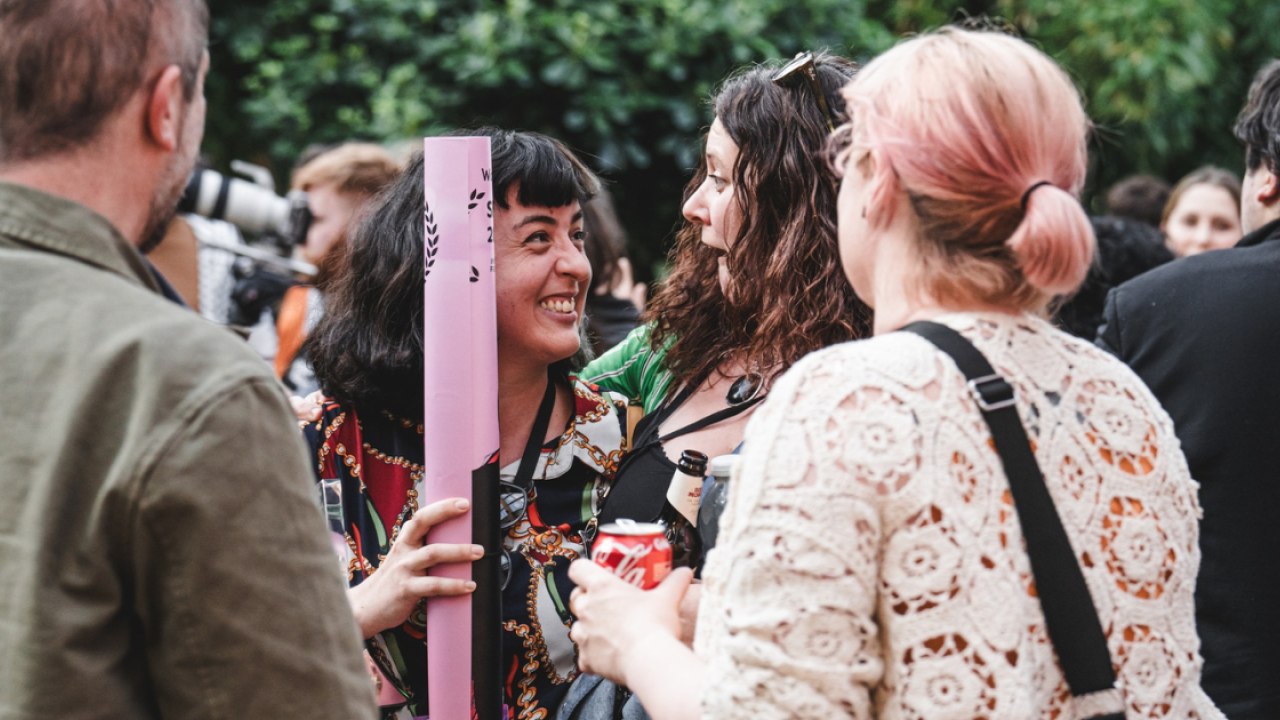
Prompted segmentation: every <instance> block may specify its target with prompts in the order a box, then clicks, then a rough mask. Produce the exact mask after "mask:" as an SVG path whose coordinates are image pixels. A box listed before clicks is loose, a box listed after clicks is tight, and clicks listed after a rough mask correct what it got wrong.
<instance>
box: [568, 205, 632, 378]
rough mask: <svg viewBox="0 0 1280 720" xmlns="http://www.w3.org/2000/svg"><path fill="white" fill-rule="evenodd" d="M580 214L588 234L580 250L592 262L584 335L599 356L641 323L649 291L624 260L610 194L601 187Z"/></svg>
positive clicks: (623, 236)
mask: <svg viewBox="0 0 1280 720" xmlns="http://www.w3.org/2000/svg"><path fill="white" fill-rule="evenodd" d="M582 212H583V227H584V229H585V230H586V233H587V235H586V239H585V241H584V242H585V244H584V246H583V249H584V251H585V252H586V254H587V260H588V261H590V262H591V289H590V290H589V291H588V292H587V333H588V337H590V338H591V347H592V350H593V351H594V353H593V354H594V355H597V356H598V355H600V354H602V353H603V352H605V351H606V350H608V349H609V348H611V347H613V346H614V345H617V344H618V343H620V342H622V341H623V340H625V339H626V337H627V335H628V334H629V333H630V332H631V331H632V330H635V329H636V326H638V325H639V324H640V312H641V311H642V310H644V304H645V299H646V295H647V291H648V288H647V287H646V286H645V285H644V284H643V283H636V282H635V277H634V275H633V274H632V267H631V260H630V258H628V257H627V233H626V231H625V230H623V229H622V223H621V222H620V221H619V220H618V213H617V211H616V210H614V207H613V196H612V195H611V194H610V193H609V191H608V190H606V189H604V188H603V187H602V188H600V194H599V195H597V196H595V197H594V198H592V199H591V202H589V203H587V204H586V205H584V206H583V208H582Z"/></svg>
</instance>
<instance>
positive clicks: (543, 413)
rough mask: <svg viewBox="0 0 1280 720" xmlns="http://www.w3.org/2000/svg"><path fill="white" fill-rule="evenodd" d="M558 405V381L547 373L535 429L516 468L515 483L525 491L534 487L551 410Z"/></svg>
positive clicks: (530, 432) (531, 431) (531, 432)
mask: <svg viewBox="0 0 1280 720" xmlns="http://www.w3.org/2000/svg"><path fill="white" fill-rule="evenodd" d="M555 407H556V383H555V380H554V379H553V378H552V377H551V375H550V374H548V375H547V392H546V393H545V394H544V395H543V396H542V404H541V405H539V406H538V416H537V417H536V418H534V420H533V429H532V430H530V431H529V439H528V440H527V441H526V442H525V444H524V455H521V456H520V467H518V468H516V478H515V483H514V484H515V485H516V486H517V487H519V488H521V489H523V490H524V491H525V492H528V491H529V490H531V489H532V488H533V471H534V468H536V467H537V466H538V455H539V454H540V453H541V452H542V446H543V444H545V443H546V437H547V426H548V425H550V424H551V411H552V410H554V409H555Z"/></svg>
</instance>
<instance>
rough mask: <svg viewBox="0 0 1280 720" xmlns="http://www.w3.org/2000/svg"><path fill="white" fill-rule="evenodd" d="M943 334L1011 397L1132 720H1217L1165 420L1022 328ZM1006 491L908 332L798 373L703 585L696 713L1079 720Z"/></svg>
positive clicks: (1176, 454)
mask: <svg viewBox="0 0 1280 720" xmlns="http://www.w3.org/2000/svg"><path fill="white" fill-rule="evenodd" d="M938 321H939V322H943V323H945V324H947V325H949V326H951V327H953V328H955V329H956V330H958V331H959V332H960V333H961V334H963V335H964V336H965V337H967V338H968V339H969V340H971V341H973V342H974V343H975V345H977V346H978V348H979V349H980V350H982V352H983V353H984V354H985V355H986V356H987V358H988V359H989V360H990V361H991V364H992V365H993V366H994V367H995V368H996V370H997V371H998V372H1000V373H1001V374H1003V375H1004V376H1005V377H1006V378H1007V379H1008V380H1009V381H1010V382H1011V383H1012V384H1013V386H1014V387H1015V389H1016V392H1017V398H1018V412H1019V415H1020V416H1021V417H1022V419H1023V424H1024V425H1025V426H1026V429H1027V434H1028V436H1029V437H1030V439H1031V441H1032V444H1033V445H1034V448H1035V454H1036V459H1037V460H1038V462H1039V463H1040V467H1041V468H1042V470H1043V472H1044V475H1045V480H1046V483H1047V484H1048V486H1049V490H1050V493H1051V495H1052V496H1053V499H1054V502H1055V504H1056V506H1057V508H1058V512H1059V514H1060V515H1061V517H1062V521H1063V524H1064V526H1065V527H1066V530H1067V534H1068V536H1069V537H1070V540H1071V543H1072V547H1073V548H1074V550H1075V552H1076V555H1077V556H1078V558H1079V561H1080V565H1081V567H1082V569H1083V572H1084V576H1085V579H1086V582H1087V583H1088V586H1089V590H1090V592H1091V594H1092V596H1093V600H1094V604H1095V605H1096V607H1097V610H1098V614H1099V617H1100V619H1101V621H1102V626H1103V628H1104V630H1105V631H1106V634H1107V638H1108V644H1109V646H1110V650H1111V657H1112V661H1113V662H1114V663H1115V666H1116V674H1117V676H1118V677H1119V680H1120V686H1121V688H1122V690H1123V694H1124V700H1125V706H1126V714H1127V717H1128V718H1129V720H1136V719H1138V718H1150V719H1161V718H1179V719H1183V718H1185V719H1191V718H1199V719H1203V720H1210V719H1216V718H1222V714H1221V713H1220V712H1218V710H1217V709H1216V708H1214V706H1213V704H1212V702H1211V701H1210V700H1209V698H1208V697H1207V696H1206V695H1205V693H1204V692H1203V691H1202V690H1201V689H1200V673H1201V666H1202V660H1201V658H1200V655H1199V646H1200V642H1199V638H1198V636H1197V635H1196V629H1195V620H1194V612H1193V604H1192V592H1193V590H1194V587H1195V579H1196V572H1197V570H1198V568H1199V564H1200V552H1199V548H1198V543H1197V534H1198V525H1197V519H1198V517H1199V513H1200V509H1199V506H1198V504H1197V500H1196V491H1197V485H1196V483H1195V482H1194V481H1193V480H1192V479H1191V477H1190V476H1189V474H1188V472H1187V464H1186V459H1185V458H1184V457H1183V455H1182V452H1181V449H1180V446H1179V443H1178V440H1177V438H1176V437H1175V435H1174V432H1173V425H1172V422H1171V421H1170V420H1169V417H1168V415H1167V414H1166V413H1165V412H1164V410H1163V409H1161V407H1160V405H1159V404H1158V403H1157V401H1156V400H1155V398H1154V397H1153V396H1152V395H1151V393H1150V392H1149V391H1148V390H1147V388H1146V387H1145V386H1144V385H1143V384H1142V382H1141V381H1140V380H1139V379H1138V378H1137V377H1136V376H1135V375H1134V374H1133V373H1132V372H1131V371H1130V370H1129V369H1128V368H1127V367H1125V366H1124V365H1123V364H1122V363H1120V362H1119V361H1118V360H1116V359H1115V358H1113V357H1111V356H1109V355H1107V354H1106V353H1104V352H1102V351H1101V350H1098V349H1097V348H1094V347H1093V346H1091V345H1088V344H1087V343H1084V342H1082V341H1080V340H1078V339H1076V338H1073V337H1071V336H1069V335H1067V334H1065V333H1062V332H1060V331H1058V330H1056V329H1054V328H1052V327H1051V326H1050V325H1049V324H1048V323H1046V322H1044V321H1043V320H1040V319H1038V318H1036V317H1033V316H1030V315H1004V314H1000V313H981V314H969V313H962V314H955V315H948V316H945V317H943V318H940V319H939V320H938ZM1012 502H1013V501H1012V498H1011V496H1010V494H1009V489H1008V481H1007V480H1006V479H1005V476H1004V472H1003V469H1002V468H1001V466H1000V459H999V456H998V455H997V454H996V453H995V450H994V449H993V446H992V444H991V434H990V432H989V431H988V429H987V426H986V425H985V424H984V422H983V420H982V417H981V415H980V414H979V412H978V408H977V406H976V404H975V403H974V401H973V399H972V398H971V397H970V396H969V394H968V393H967V391H966V387H965V381H964V378H963V376H962V375H961V374H960V372H959V370H958V369H956V367H955V365H954V364H953V363H952V362H951V360H950V358H948V357H946V356H945V355H943V354H942V353H941V352H939V351H938V350H937V349H936V348H934V347H933V346H932V345H931V344H929V343H928V342H927V341H925V340H923V339H922V338H919V337H917V336H914V335H910V334H907V333H893V334H889V335H885V336H881V337H877V338H874V339H871V340H864V341H859V342H853V343H846V344H844V345H839V346H836V347H833V348H829V349H826V350H823V351H820V352H818V353H814V354H813V355H810V356H809V357H807V358H805V359H804V360H802V361H801V362H800V363H798V364H797V365H796V366H795V367H794V368H793V369H792V370H791V371H790V372H788V373H787V374H786V375H785V376H784V377H783V378H782V379H781V380H779V382H778V383H777V384H776V385H775V387H774V388H773V390H772V391H771V393H770V398H769V400H768V401H767V402H766V403H765V404H764V405H763V406H762V407H761V408H760V410H759V411H757V413H756V417H754V418H753V419H752V421H751V423H750V425H749V428H748V431H747V442H746V457H745V460H744V463H743V469H742V472H741V473H740V476H739V477H737V478H735V481H734V486H733V488H732V490H731V492H730V499H729V506H728V508H727V509H726V511H725V516H724V518H723V519H722V525H721V528H722V529H721V536H720V545H719V547H717V548H716V549H715V550H714V551H713V552H712V554H711V556H710V558H709V560H708V564H707V567H706V571H705V574H704V577H705V582H706V585H705V588H704V593H703V599H702V606H701V609H700V613H699V618H698V638H697V642H696V645H695V648H696V650H697V652H698V654H699V655H700V656H702V657H703V658H705V659H706V661H707V674H706V678H705V684H704V687H705V689H704V691H703V698H702V703H703V714H704V716H706V717H711V718H744V717H750V718H758V719H759V718H783V717H786V718H833V717H847V716H852V717H857V718H870V717H878V718H885V719H892V720H898V719H899V718H901V719H903V720H962V719H963V720H968V719H970V718H987V719H989V720H997V719H1002V718H1009V719H1011V720H1012V719H1014V718H1017V719H1018V720H1025V719H1027V718H1044V719H1045V720H1067V719H1069V718H1074V717H1077V716H1079V714H1080V711H1082V710H1084V708H1077V707H1074V706H1073V703H1072V700H1071V694H1070V692H1069V690H1068V688H1067V685H1066V682H1065V680H1064V679H1063V677H1062V673H1061V670H1060V669H1059V668H1058V665H1057V661H1056V659H1055V656H1054V652H1053V647H1052V645H1051V644H1050V642H1049V638H1048V635H1047V634H1046V632H1045V628H1044V615H1043V613H1042V612H1041V609H1040V605H1039V601H1038V600H1037V598H1036V589H1035V583H1034V581H1033V579H1032V577H1031V569H1030V564H1029V560H1028V558H1027V555H1026V550H1025V546H1024V542H1023V539H1022V531H1021V529H1020V527H1019V524H1018V517H1017V514H1016V511H1015V509H1014V507H1013V505H1012Z"/></svg>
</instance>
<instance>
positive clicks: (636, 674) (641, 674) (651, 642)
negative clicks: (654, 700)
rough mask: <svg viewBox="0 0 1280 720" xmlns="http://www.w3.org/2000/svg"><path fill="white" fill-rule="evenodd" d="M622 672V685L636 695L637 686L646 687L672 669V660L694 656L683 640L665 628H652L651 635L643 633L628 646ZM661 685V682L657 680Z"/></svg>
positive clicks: (621, 663) (623, 657)
mask: <svg viewBox="0 0 1280 720" xmlns="http://www.w3.org/2000/svg"><path fill="white" fill-rule="evenodd" d="M625 647H626V648H627V650H626V651H625V652H624V653H623V654H622V657H621V658H620V660H621V662H620V663H619V668H618V669H619V670H621V671H622V675H623V681H624V682H623V684H624V685H626V686H627V687H629V688H631V690H632V691H633V692H637V693H638V692H639V690H637V687H644V686H645V685H647V684H648V682H647V681H648V680H649V679H651V678H660V677H661V676H662V675H663V670H665V669H666V668H667V667H672V666H674V665H675V663H672V660H673V659H675V658H676V657H678V655H680V654H685V653H687V654H690V655H692V654H693V651H692V650H690V649H689V647H688V646H686V645H685V644H684V643H682V642H680V638H679V637H677V636H675V635H672V634H671V633H669V632H667V630H666V628H652V629H651V631H650V632H646V633H640V634H638V636H637V637H636V639H635V640H634V642H631V643H629V644H628V645H626V646H625ZM658 684H661V680H658Z"/></svg>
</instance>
